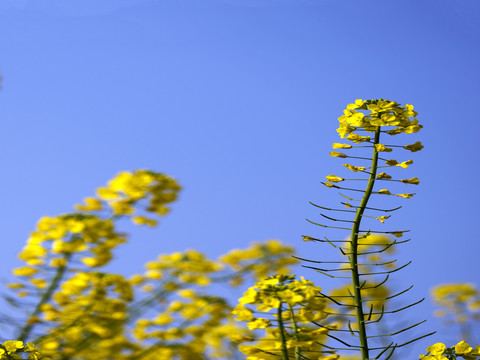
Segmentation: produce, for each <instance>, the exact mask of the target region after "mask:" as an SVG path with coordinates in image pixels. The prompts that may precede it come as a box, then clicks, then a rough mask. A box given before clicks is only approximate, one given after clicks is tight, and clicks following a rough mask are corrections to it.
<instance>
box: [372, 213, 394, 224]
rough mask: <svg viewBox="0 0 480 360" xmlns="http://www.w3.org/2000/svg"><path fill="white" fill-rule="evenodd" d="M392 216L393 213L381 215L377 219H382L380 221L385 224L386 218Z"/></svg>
mask: <svg viewBox="0 0 480 360" xmlns="http://www.w3.org/2000/svg"><path fill="white" fill-rule="evenodd" d="M390 216H392V215H389V216H380V217H377V218H375V219H377V220H380V222H381V223H382V224H383V223H384V222H385V220H387V219H388V218H390Z"/></svg>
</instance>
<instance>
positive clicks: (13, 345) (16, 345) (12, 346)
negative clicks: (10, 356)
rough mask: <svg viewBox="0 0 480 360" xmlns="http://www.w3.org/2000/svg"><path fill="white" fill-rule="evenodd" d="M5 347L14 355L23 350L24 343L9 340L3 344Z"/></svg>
mask: <svg viewBox="0 0 480 360" xmlns="http://www.w3.org/2000/svg"><path fill="white" fill-rule="evenodd" d="M3 346H4V347H5V350H7V352H8V353H12V352H15V351H17V350H18V349H21V348H23V341H15V340H8V341H5V342H4V343H3Z"/></svg>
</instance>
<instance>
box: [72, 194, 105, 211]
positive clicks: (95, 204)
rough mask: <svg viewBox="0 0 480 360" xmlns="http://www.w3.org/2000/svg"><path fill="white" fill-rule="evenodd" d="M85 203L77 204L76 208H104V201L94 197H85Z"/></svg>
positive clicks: (81, 209)
mask: <svg viewBox="0 0 480 360" xmlns="http://www.w3.org/2000/svg"><path fill="white" fill-rule="evenodd" d="M83 202H84V203H85V205H81V204H80V205H75V209H76V210H79V211H98V210H102V202H101V201H100V200H98V199H96V198H94V197H87V198H85V199H83Z"/></svg>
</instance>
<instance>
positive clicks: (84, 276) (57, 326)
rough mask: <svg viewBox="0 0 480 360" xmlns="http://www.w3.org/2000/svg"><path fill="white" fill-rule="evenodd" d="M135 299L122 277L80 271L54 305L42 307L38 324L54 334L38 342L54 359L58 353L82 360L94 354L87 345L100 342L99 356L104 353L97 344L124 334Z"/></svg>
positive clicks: (63, 286) (49, 334)
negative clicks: (130, 305) (129, 311)
mask: <svg viewBox="0 0 480 360" xmlns="http://www.w3.org/2000/svg"><path fill="white" fill-rule="evenodd" d="M132 300H133V291H132V288H131V286H130V284H129V282H128V281H127V280H126V279H124V278H123V277H122V276H121V275H115V274H105V273H101V272H94V271H91V272H77V273H76V274H75V275H74V276H72V277H71V278H70V279H68V280H67V281H65V282H63V283H62V285H61V286H60V289H59V290H58V291H56V292H55V293H54V294H53V302H52V303H44V304H41V306H40V313H39V319H38V322H39V323H41V324H42V325H44V326H45V325H48V326H49V328H51V329H52V331H50V332H47V333H46V334H45V335H44V336H43V337H42V338H41V339H40V340H39V345H40V346H41V348H42V349H43V350H44V353H45V354H47V355H49V356H51V357H52V358H54V359H56V358H57V356H58V353H64V354H75V356H76V357H78V358H82V359H83V358H84V357H83V356H84V355H85V354H88V351H91V349H90V350H88V346H87V344H89V343H91V342H92V341H95V342H97V350H98V351H96V355H97V356H98V355H99V353H100V352H104V353H105V349H104V348H103V347H100V346H99V345H98V343H99V342H103V343H104V344H105V343H108V342H112V339H116V338H118V337H119V336H121V335H122V332H123V330H124V325H125V323H126V321H127V319H128V304H129V303H130V302H131V301H132ZM80 344H82V346H80ZM85 358H89V357H85Z"/></svg>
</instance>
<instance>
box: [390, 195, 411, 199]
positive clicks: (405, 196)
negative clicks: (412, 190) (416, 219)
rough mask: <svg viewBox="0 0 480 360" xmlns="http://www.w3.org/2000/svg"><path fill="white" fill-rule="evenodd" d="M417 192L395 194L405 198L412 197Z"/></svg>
mask: <svg viewBox="0 0 480 360" xmlns="http://www.w3.org/2000/svg"><path fill="white" fill-rule="evenodd" d="M413 195H415V194H395V196H398V197H403V198H405V199H410V198H411V197H412V196H413Z"/></svg>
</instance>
